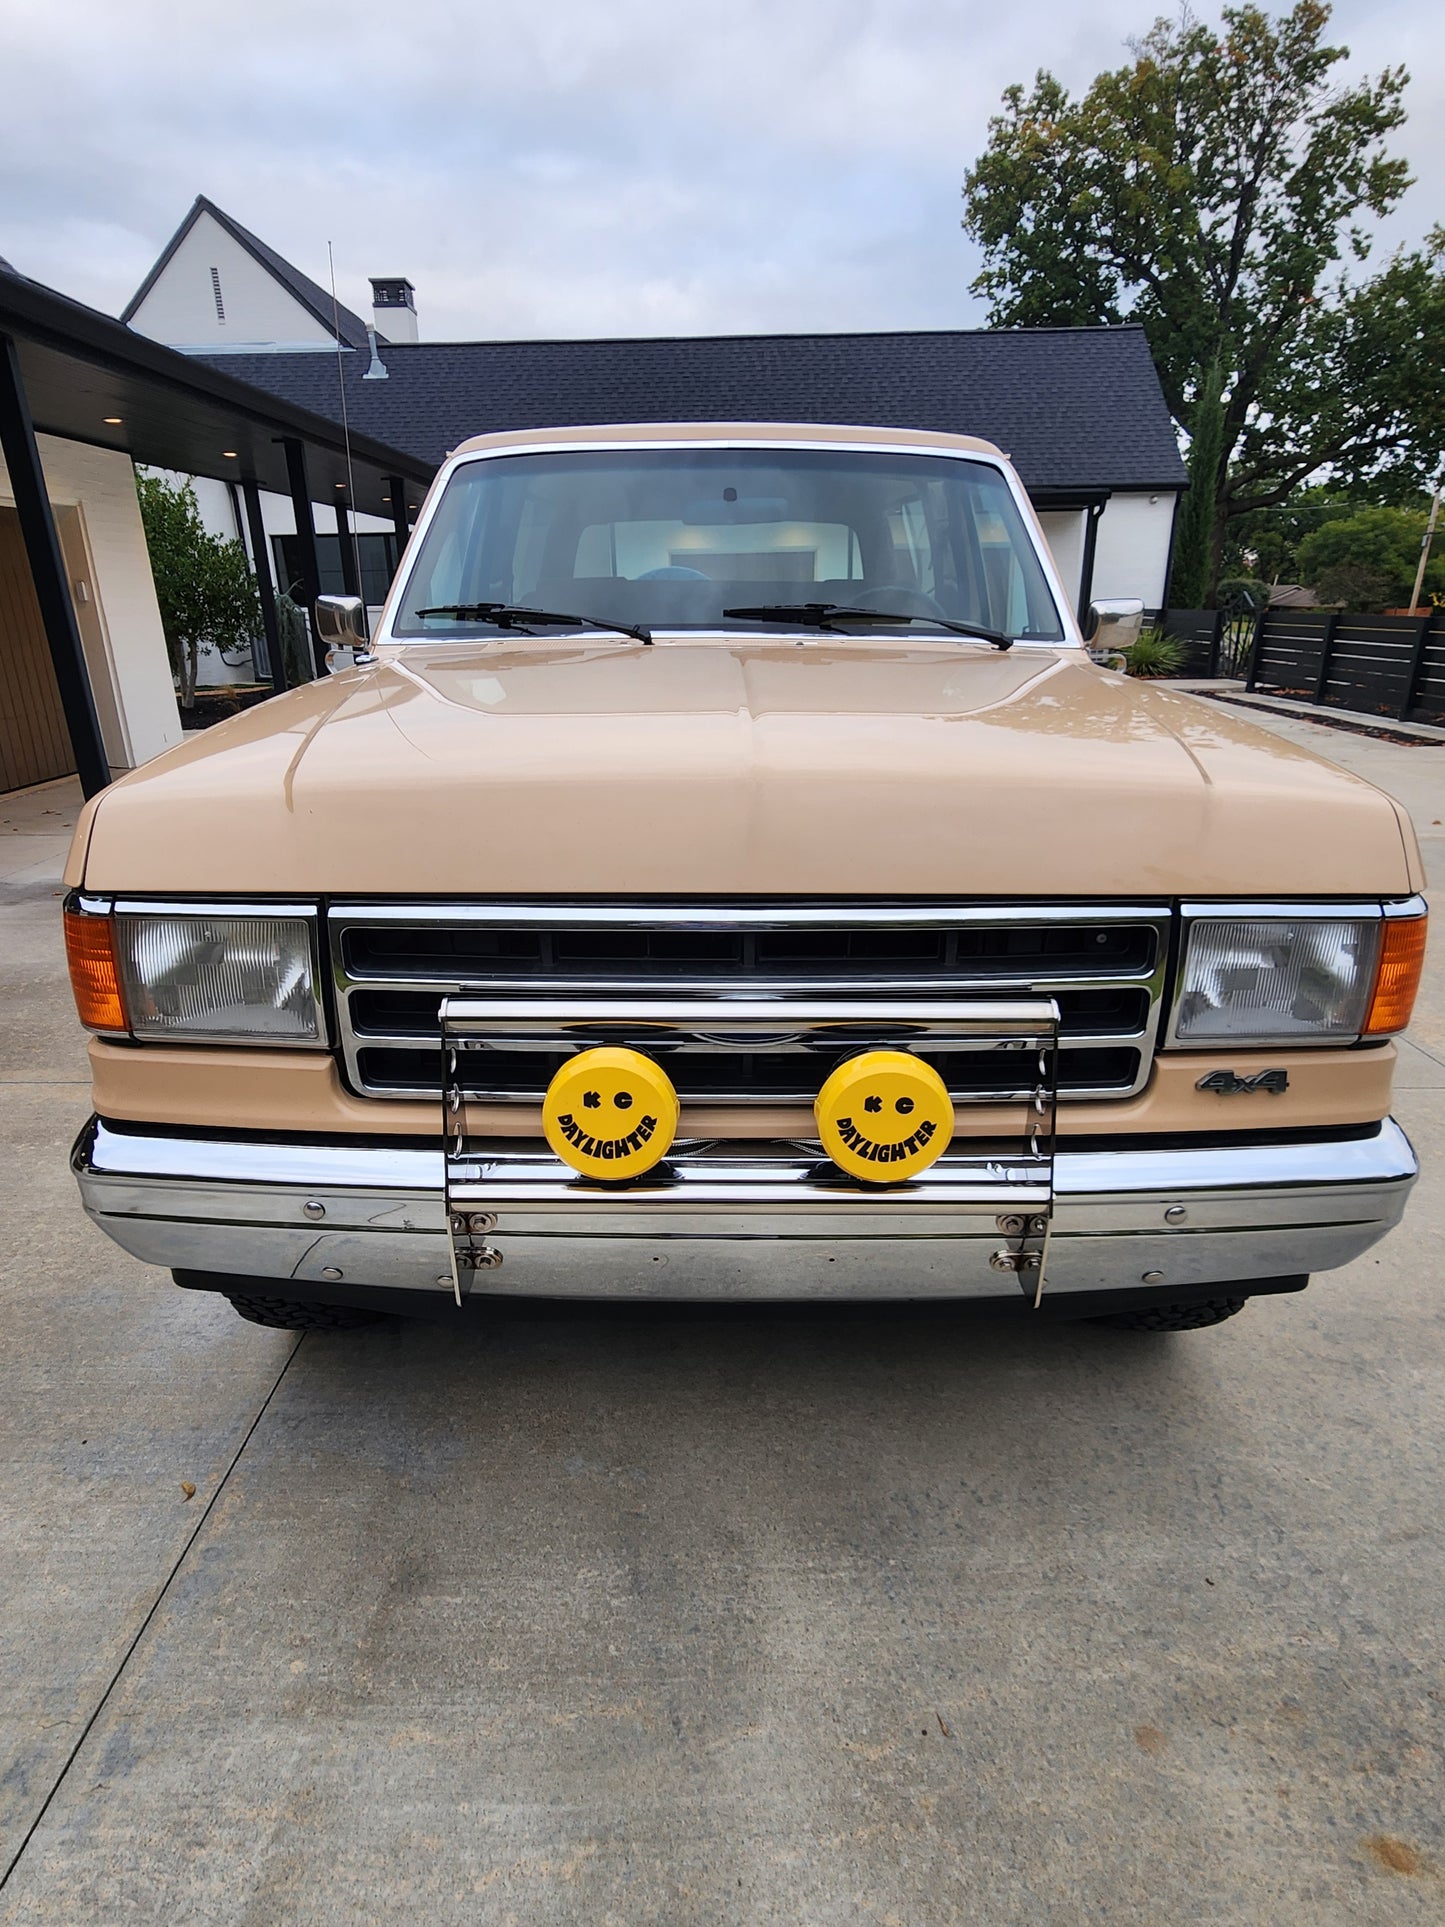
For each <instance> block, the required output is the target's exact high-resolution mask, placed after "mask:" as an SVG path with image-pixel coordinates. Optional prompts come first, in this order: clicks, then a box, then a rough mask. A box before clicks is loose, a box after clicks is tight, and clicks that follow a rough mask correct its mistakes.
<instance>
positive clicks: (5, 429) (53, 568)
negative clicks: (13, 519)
mask: <svg viewBox="0 0 1445 1927" xmlns="http://www.w3.org/2000/svg"><path fill="white" fill-rule="evenodd" d="M0 450H3V452H4V456H5V466H6V467H7V468H8V469H9V471H10V486H11V488H12V490H13V491H14V494H15V508H16V512H17V514H18V515H19V518H20V534H21V538H22V540H23V541H24V543H25V553H26V556H27V557H28V559H29V562H30V577H31V580H32V582H33V583H34V585H35V600H36V601H37V602H38V603H39V604H40V619H41V621H42V622H43V623H44V625H45V640H46V642H47V643H48V644H49V645H50V660H51V661H52V662H53V663H54V665H55V680H56V682H57V683H58V684H59V685H60V706H61V708H62V709H63V710H64V712H65V726H66V728H67V730H68V731H69V733H70V746H71V748H72V749H73V750H74V751H75V767H76V772H77V774H78V775H79V777H80V786H81V788H82V789H83V790H84V791H85V794H86V795H87V796H94V795H96V794H97V792H99V791H100V790H103V789H104V788H105V786H106V784H107V783H109V781H110V762H109V759H108V758H107V756H106V753H105V740H104V738H103V737H102V736H101V733H100V718H99V717H98V716H97V715H96V713H95V697H94V695H93V694H92V692H91V687H90V673H89V671H88V670H87V668H86V666H85V651H84V650H83V649H82V647H81V642H80V628H79V625H78V624H77V622H76V620H75V606H74V604H73V603H72V602H71V600H70V583H69V581H68V580H67V577H66V573H65V561H64V558H63V557H62V555H61V552H60V537H59V535H58V533H57V532H56V527H55V517H54V516H53V515H52V514H51V512H50V497H49V496H48V495H47V494H46V491H45V471H44V469H43V468H42V467H41V466H40V450H39V447H38V446H37V444H36V440H35V425H34V423H33V422H32V421H31V419H30V405H29V403H28V402H27V401H26V399H25V384H24V382H23V380H22V379H21V374H20V357H19V355H18V354H17V352H16V348H15V343H14V342H13V341H12V340H11V338H10V336H9V335H0Z"/></svg>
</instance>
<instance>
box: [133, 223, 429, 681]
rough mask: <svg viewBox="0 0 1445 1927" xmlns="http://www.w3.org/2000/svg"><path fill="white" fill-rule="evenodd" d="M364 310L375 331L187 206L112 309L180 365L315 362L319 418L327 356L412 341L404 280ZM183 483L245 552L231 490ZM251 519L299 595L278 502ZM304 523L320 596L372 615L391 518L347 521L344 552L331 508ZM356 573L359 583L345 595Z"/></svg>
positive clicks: (226, 675) (219, 676)
mask: <svg viewBox="0 0 1445 1927" xmlns="http://www.w3.org/2000/svg"><path fill="white" fill-rule="evenodd" d="M372 300H373V311H374V320H373V321H372V322H370V323H368V322H365V321H363V320H361V318H360V317H359V316H358V315H356V314H355V313H353V312H352V310H351V309H350V308H347V307H345V306H343V305H342V304H341V303H340V302H339V301H335V300H333V297H332V295H331V294H330V293H329V292H328V291H327V290H326V289H325V288H322V287H321V286H320V285H319V284H318V283H317V282H315V281H313V280H311V279H310V277H309V276H307V275H305V274H302V273H301V271H300V270H299V269H298V268H294V267H292V265H291V263H290V262H289V261H287V260H285V259H284V258H283V257H282V256H281V255H279V254H277V252H276V251H275V249H274V248H271V247H269V246H268V245H267V244H266V243H265V242H264V241H262V240H260V239H259V238H258V237H257V236H256V235H254V234H252V233H251V231H250V230H249V229H248V228H245V227H242V225H241V223H240V222H239V221H237V220H235V219H233V218H232V216H231V215H229V214H227V213H226V211H225V209H224V208H220V207H217V206H216V204H215V202H214V201H210V200H207V199H206V197H205V196H204V195H197V197H196V199H195V201H194V202H193V203H192V205H191V207H190V209H189V211H188V212H187V214H186V217H185V219H184V220H183V221H182V222H181V225H180V226H179V227H178V228H177V229H176V231H175V233H174V234H173V235H172V236H171V238H170V240H169V241H168V242H167V243H166V245H165V247H164V248H163V249H162V250H161V252H160V254H159V255H158V257H157V258H156V262H155V265H154V266H153V267H152V268H151V270H150V272H149V273H148V274H147V275H146V278H145V280H144V281H143V282H142V283H141V285H140V287H139V288H137V290H136V292H135V293H134V295H132V297H131V299H130V300H129V302H127V304H126V306H125V308H124V309H123V310H122V312H121V320H122V321H124V322H125V323H126V324H127V325H128V326H129V327H131V328H134V329H135V330H136V331H137V332H138V333H140V334H143V335H148V336H149V337H150V338H151V339H152V340H153V341H160V342H164V343H165V344H166V346H167V347H169V348H174V349H175V350H177V351H178V352H179V353H181V354H185V355H197V356H199V355H205V356H208V357H229V356H232V355H241V354H244V355H248V356H253V355H274V354H282V355H315V356H317V357H318V362H317V366H318V368H319V369H321V370H325V371H326V372H328V373H329V375H330V377H331V387H332V391H333V392H332V395H331V397H330V404H331V405H330V407H329V408H327V409H325V410H324V411H323V412H325V413H328V414H339V410H340V393H341V390H340V384H339V381H338V378H337V374H336V357H337V353H338V350H339V351H340V352H341V353H342V354H343V355H348V356H349V355H354V354H364V355H367V356H368V359H369V357H370V340H371V337H372V336H375V338H376V339H377V340H378V341H381V342H385V341H393V340H394V341H413V342H414V341H415V340H416V339H417V325H416V307H415V297H414V290H413V289H412V285H411V282H410V281H408V280H407V279H406V278H405V277H404V276H387V277H380V276H379V277H377V278H376V279H375V280H373V282H372ZM217 365H218V366H225V363H224V362H223V361H222V362H218V363H217ZM171 479H173V480H180V479H183V478H181V477H179V476H172V477H171ZM185 479H189V480H190V481H191V482H192V484H193V485H194V487H195V491H196V500H197V504H198V506H199V508H200V512H201V516H202V519H203V520H204V522H205V523H206V526H207V527H208V528H209V529H210V530H211V531H212V533H213V534H217V535H224V536H228V537H230V538H232V539H233V540H235V541H238V542H240V543H242V544H243V545H244V546H245V547H246V549H247V552H248V553H250V551H251V547H252V543H251V536H250V531H249V529H248V526H247V518H246V515H245V511H244V507H243V504H242V502H241V499H240V496H239V493H238V490H237V489H236V487H235V485H234V484H233V483H228V482H226V481H222V480H217V479H215V478H212V477H207V476H191V477H189V478H185ZM417 499H419V498H417ZM261 516H262V522H263V526H264V528H265V532H266V538H267V546H268V548H269V551H270V553H269V555H268V557H267V561H268V564H269V566H270V568H271V570H272V574H273V578H274V580H275V582H276V584H277V586H278V587H281V588H292V587H299V585H300V582H301V574H300V568H299V562H298V558H297V556H296V553H295V535H296V522H295V516H294V513H293V510H292V505H291V499H290V497H289V495H276V494H271V493H263V494H262V496H261ZM314 520H315V526H316V547H317V560H318V563H319V566H320V573H321V587H322V590H323V591H324V592H325V593H335V594H343V593H345V592H347V591H348V590H350V589H352V588H353V586H354V587H355V589H356V592H358V593H360V594H362V595H363V596H364V597H365V600H366V601H367V603H368V604H370V605H371V606H372V607H373V608H377V607H379V605H380V604H381V602H382V601H383V600H384V598H385V595H386V589H387V585H388V584H389V583H390V581H391V578H392V575H393V573H394V571H395V568H396V563H397V560H398V556H399V551H400V546H401V538H400V537H399V532H398V528H397V525H396V523H394V522H393V520H392V518H391V516H390V515H388V516H386V517H385V518H382V517H380V516H374V515H365V514H361V513H356V514H352V515H348V516H347V524H348V527H347V537H346V541H345V544H344V545H343V541H342V537H341V534H340V530H339V523H338V515H337V507H336V503H335V501H334V500H333V501H324V502H323V501H318V502H317V503H316V504H315V510H314ZM252 563H253V566H254V564H255V557H254V555H253V556H252ZM358 563H359V565H360V566H359V575H358V580H357V582H356V583H355V585H353V582H352V575H353V573H354V572H355V570H356V564H358ZM253 673H255V671H254V669H253V666H252V664H251V663H250V662H249V661H245V662H238V663H236V664H234V665H227V664H224V663H222V662H221V660H220V658H219V657H216V656H211V657H209V658H203V660H202V664H201V680H202V682H205V683H224V682H233V681H249V680H250V679H251V676H252V675H253Z"/></svg>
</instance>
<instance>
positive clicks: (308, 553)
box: [281, 435, 326, 676]
mask: <svg viewBox="0 0 1445 1927" xmlns="http://www.w3.org/2000/svg"><path fill="white" fill-rule="evenodd" d="M281 446H282V448H284V449H285V451H286V479H287V480H288V481H289V482H290V484H291V509H292V513H293V514H294V515H295V517H296V552H297V555H298V557H299V559H300V562H301V593H302V597H303V599H304V601H305V605H306V620H307V623H308V624H309V626H310V635H311V666H312V669H313V671H314V673H315V674H316V675H317V676H324V675H325V674H326V652H325V650H324V649H323V648H322V647H321V639H320V637H319V636H318V635H317V633H316V598H317V596H319V595H320V593H321V567H320V564H319V563H318V562H317V560H316V518H315V517H314V515H313V514H312V512H311V487H310V484H309V483H308V482H307V480H306V444H305V443H304V442H300V441H296V440H295V439H293V438H292V437H291V436H289V435H288V436H286V437H285V438H284V439H283V441H282V443H281Z"/></svg>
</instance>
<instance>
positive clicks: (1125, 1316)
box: [1089, 1298, 1248, 1332]
mask: <svg viewBox="0 0 1445 1927" xmlns="http://www.w3.org/2000/svg"><path fill="white" fill-rule="evenodd" d="M1247 1303H1248V1300H1247V1299H1244V1298H1205V1299H1203V1300H1202V1301H1199V1302H1197V1303H1195V1304H1192V1305H1144V1306H1141V1307H1140V1308H1139V1310H1138V1311H1111V1312H1110V1313H1109V1314H1108V1315H1107V1316H1106V1317H1104V1318H1092V1319H1090V1321H1089V1322H1090V1324H1093V1325H1107V1326H1109V1327H1110V1328H1111V1329H1112V1330H1114V1331H1119V1332H1193V1331H1202V1330H1203V1329H1204V1327H1205V1326H1206V1325H1222V1324H1223V1323H1224V1321H1225V1319H1226V1318H1233V1317H1234V1315H1235V1313H1236V1312H1241V1311H1243V1310H1244V1307H1245V1305H1246V1304H1247Z"/></svg>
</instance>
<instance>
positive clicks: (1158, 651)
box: [1119, 629, 1184, 680]
mask: <svg viewBox="0 0 1445 1927" xmlns="http://www.w3.org/2000/svg"><path fill="white" fill-rule="evenodd" d="M1119 654H1120V656H1121V657H1122V658H1123V661H1124V673H1125V675H1126V676H1138V677H1140V678H1143V679H1148V680H1153V679H1154V678H1156V677H1159V676H1177V675H1178V674H1179V670H1180V667H1181V666H1182V664H1183V662H1184V651H1183V649H1182V648H1181V646H1180V645H1179V644H1178V643H1177V642H1175V640H1174V638H1173V637H1172V636H1166V635H1164V634H1163V632H1162V631H1161V630H1158V629H1144V630H1142V631H1141V632H1140V634H1139V638H1138V640H1137V641H1136V642H1131V643H1130V645H1129V647H1128V648H1127V649H1121V650H1120V651H1119Z"/></svg>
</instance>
